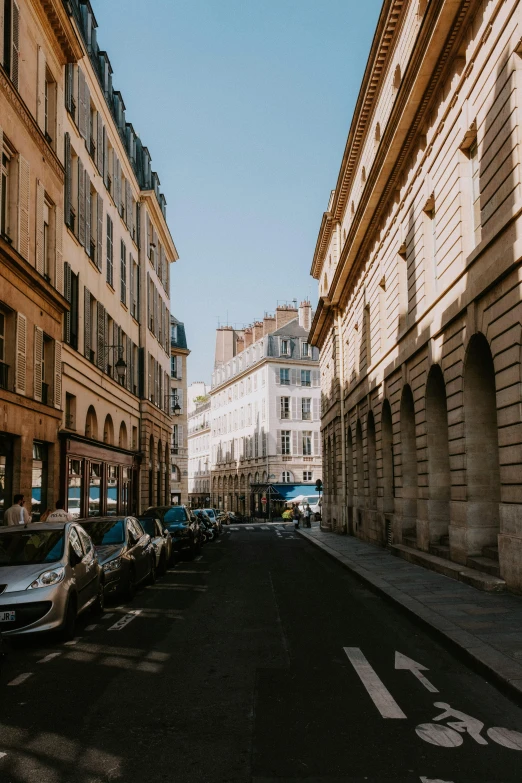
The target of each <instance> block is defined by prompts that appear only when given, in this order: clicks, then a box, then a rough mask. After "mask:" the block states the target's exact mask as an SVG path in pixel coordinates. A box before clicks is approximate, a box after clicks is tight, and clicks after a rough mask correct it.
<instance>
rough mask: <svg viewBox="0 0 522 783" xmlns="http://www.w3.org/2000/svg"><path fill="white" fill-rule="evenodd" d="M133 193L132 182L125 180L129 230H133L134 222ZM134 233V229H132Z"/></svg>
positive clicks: (126, 220) (126, 214)
mask: <svg viewBox="0 0 522 783" xmlns="http://www.w3.org/2000/svg"><path fill="white" fill-rule="evenodd" d="M131 203H132V193H131V186H130V182H129V181H128V180H125V223H126V224H127V228H128V229H129V231H131V224H132V207H131ZM131 235H132V231H131Z"/></svg>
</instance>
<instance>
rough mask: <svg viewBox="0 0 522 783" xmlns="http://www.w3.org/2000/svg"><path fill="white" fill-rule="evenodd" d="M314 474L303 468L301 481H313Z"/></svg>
mask: <svg viewBox="0 0 522 783" xmlns="http://www.w3.org/2000/svg"><path fill="white" fill-rule="evenodd" d="M313 480H314V474H313V472H312V471H311V470H303V481H313Z"/></svg>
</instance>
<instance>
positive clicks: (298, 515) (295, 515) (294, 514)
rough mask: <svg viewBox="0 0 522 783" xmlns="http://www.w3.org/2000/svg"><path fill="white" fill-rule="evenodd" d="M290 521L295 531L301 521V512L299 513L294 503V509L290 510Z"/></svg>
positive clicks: (297, 506)
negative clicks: (292, 521)
mask: <svg viewBox="0 0 522 783" xmlns="http://www.w3.org/2000/svg"><path fill="white" fill-rule="evenodd" d="M292 519H293V520H294V527H295V529H296V530H297V528H298V527H299V520H300V519H301V512H300V511H299V505H298V504H297V503H294V508H293V509H292Z"/></svg>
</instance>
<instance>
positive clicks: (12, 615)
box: [0, 612, 16, 623]
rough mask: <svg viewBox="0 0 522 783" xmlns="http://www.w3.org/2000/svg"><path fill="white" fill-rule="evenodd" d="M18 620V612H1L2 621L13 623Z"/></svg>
mask: <svg viewBox="0 0 522 783" xmlns="http://www.w3.org/2000/svg"><path fill="white" fill-rule="evenodd" d="M15 620H16V612H0V623H13V622H14V621H15Z"/></svg>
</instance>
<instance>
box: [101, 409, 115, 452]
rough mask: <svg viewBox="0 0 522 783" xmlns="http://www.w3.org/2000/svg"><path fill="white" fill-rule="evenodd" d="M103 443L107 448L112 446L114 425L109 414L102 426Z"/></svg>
mask: <svg viewBox="0 0 522 783" xmlns="http://www.w3.org/2000/svg"><path fill="white" fill-rule="evenodd" d="M103 442H104V443H108V444H109V446H113V445H114V425H113V423H112V417H111V415H110V413H108V414H107V416H106V417H105V424H104V425H103Z"/></svg>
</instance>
